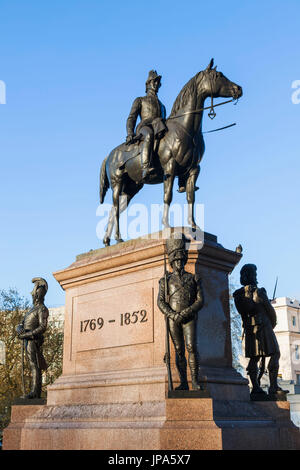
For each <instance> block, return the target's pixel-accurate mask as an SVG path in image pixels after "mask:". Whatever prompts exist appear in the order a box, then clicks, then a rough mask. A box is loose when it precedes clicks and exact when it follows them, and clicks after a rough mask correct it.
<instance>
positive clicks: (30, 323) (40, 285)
mask: <svg viewBox="0 0 300 470" xmlns="http://www.w3.org/2000/svg"><path fill="white" fill-rule="evenodd" d="M32 282H33V283H34V288H33V290H32V292H31V295H32V301H33V307H32V308H31V309H30V310H29V311H28V312H27V313H26V314H25V316H24V319H23V321H22V323H20V325H18V326H17V333H18V337H19V339H21V340H22V341H24V342H25V349H26V356H27V360H28V362H29V366H30V370H31V391H30V393H29V394H28V395H26V396H25V397H24V398H30V399H31V398H40V397H41V391H42V370H46V369H47V367H48V366H47V363H46V361H45V358H44V355H43V351H42V345H43V342H44V336H43V335H44V333H45V331H46V328H47V321H48V316H49V311H48V309H47V307H46V306H45V305H44V297H45V295H46V293H47V290H48V284H47V281H46V280H45V279H43V278H41V277H36V278H34V279H32Z"/></svg>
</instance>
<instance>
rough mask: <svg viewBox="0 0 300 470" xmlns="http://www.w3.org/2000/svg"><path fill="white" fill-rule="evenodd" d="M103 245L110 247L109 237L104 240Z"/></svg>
mask: <svg viewBox="0 0 300 470" xmlns="http://www.w3.org/2000/svg"><path fill="white" fill-rule="evenodd" d="M103 245H105V246H110V238H109V237H106V238H104V240H103Z"/></svg>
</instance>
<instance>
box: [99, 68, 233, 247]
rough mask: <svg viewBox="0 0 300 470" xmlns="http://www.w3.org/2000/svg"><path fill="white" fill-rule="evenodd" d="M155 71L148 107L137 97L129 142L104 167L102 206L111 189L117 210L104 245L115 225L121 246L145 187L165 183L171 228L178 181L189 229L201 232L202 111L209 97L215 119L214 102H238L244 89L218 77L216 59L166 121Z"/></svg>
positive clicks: (188, 88)
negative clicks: (124, 219) (123, 216)
mask: <svg viewBox="0 0 300 470" xmlns="http://www.w3.org/2000/svg"><path fill="white" fill-rule="evenodd" d="M152 72H153V74H151V76H150V75H149V79H150V82H153V80H151V79H152V78H153V79H154V82H153V83H152V84H151V87H152V91H151V97H150V98H149V103H150V104H149V103H148V101H147V97H142V98H137V100H136V101H135V102H134V104H133V109H132V111H131V113H130V115H129V121H128V120H127V132H128V134H129V135H128V136H127V139H126V140H127V142H125V143H123V144H121V145H119V146H118V147H116V148H115V149H114V150H112V151H111V153H110V154H109V155H108V157H106V158H105V159H104V161H103V163H102V166H101V171H100V203H101V204H102V203H103V202H104V198H105V194H106V192H107V190H108V188H109V187H110V188H111V189H112V195H113V207H112V209H111V212H110V214H109V218H108V224H107V228H106V233H105V236H104V239H103V243H104V245H106V246H108V245H109V244H110V238H111V234H112V230H113V227H114V225H115V239H116V241H117V242H121V241H122V238H121V234H120V228H119V216H120V213H121V212H122V211H124V210H125V209H126V208H127V206H128V204H129V202H130V201H131V199H132V198H133V197H134V196H135V195H136V194H137V193H138V192H139V191H140V190H141V188H142V187H143V185H144V184H159V183H163V184H164V211H163V218H162V223H163V226H164V227H169V207H170V204H171V202H172V195H173V183H174V179H175V177H176V176H177V177H178V180H179V187H180V189H179V191H180V192H184V191H186V199H187V202H188V224H189V225H191V226H192V228H193V229H195V230H196V229H198V227H197V225H196V222H195V218H194V202H195V189H197V188H196V187H195V183H196V180H197V177H198V175H199V172H200V162H201V159H202V157H203V154H204V149H205V146H204V139H203V133H202V118H203V112H204V109H207V108H204V103H205V100H206V98H209V97H210V98H211V106H210V107H209V108H210V110H211V111H210V113H209V115H210V117H213V115H214V114H213V112H214V110H213V98H218V97H225V98H226V97H228V98H232V100H235V99H238V98H240V97H241V96H242V88H241V87H240V86H239V85H236V84H235V83H233V82H231V81H230V80H228V78H226V77H225V76H224V75H223V74H222V73H221V72H218V71H217V70H216V67H215V68H213V59H212V60H211V62H210V64H209V65H208V67H207V68H206V69H205V70H203V71H201V72H199V73H197V74H196V75H195V76H194V77H193V78H191V79H190V80H189V82H188V83H187V84H186V85H185V86H184V87H183V89H182V90H181V92H180V93H179V95H178V96H177V98H176V100H175V102H174V105H173V108H172V111H171V114H170V116H169V117H168V118H167V119H166V120H165V119H164V117H165V110H164V107H163V105H162V104H161V103H160V101H159V100H158V98H157V96H156V94H157V91H158V88H159V85H160V76H157V74H156V72H155V71H152ZM148 90H149V88H148ZM148 95H149V93H148V92H147V96H148ZM232 100H230V101H232ZM215 106H218V105H215ZM148 108H149V109H148ZM150 108H151V109H150ZM155 109H156V111H154V110H155ZM148 115H149V121H148ZM138 116H140V117H141V124H139V125H138V127H137V129H136V133H135V134H134V125H135V122H136V119H137V117H138ZM155 120H156V121H155ZM154 121H155V122H154ZM144 124H146V125H144ZM145 127H148V128H149V129H150V131H149V129H148V130H146V132H145V130H143V128H145ZM141 128H142V131H141ZM150 151H151V156H150Z"/></svg>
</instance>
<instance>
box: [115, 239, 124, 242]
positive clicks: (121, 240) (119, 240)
mask: <svg viewBox="0 0 300 470" xmlns="http://www.w3.org/2000/svg"><path fill="white" fill-rule="evenodd" d="M123 241H124V240H123V238H116V243H123Z"/></svg>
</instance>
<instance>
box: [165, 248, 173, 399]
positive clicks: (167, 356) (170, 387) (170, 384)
mask: <svg viewBox="0 0 300 470" xmlns="http://www.w3.org/2000/svg"><path fill="white" fill-rule="evenodd" d="M164 281H165V302H166V303H167V304H168V303H169V295H168V276H167V262H166V253H165V252H164ZM165 322H166V352H165V357H164V362H165V364H166V366H167V371H168V390H169V391H172V390H173V380H172V372H171V358H170V327H169V319H168V317H167V315H165Z"/></svg>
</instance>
